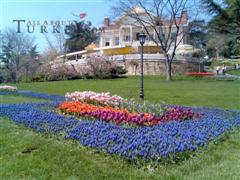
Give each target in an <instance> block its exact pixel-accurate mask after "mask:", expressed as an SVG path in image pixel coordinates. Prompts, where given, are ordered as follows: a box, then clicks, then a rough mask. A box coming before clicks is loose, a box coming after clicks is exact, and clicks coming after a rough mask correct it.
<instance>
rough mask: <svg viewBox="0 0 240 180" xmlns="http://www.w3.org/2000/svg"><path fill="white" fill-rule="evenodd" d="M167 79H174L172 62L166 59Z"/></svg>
mask: <svg viewBox="0 0 240 180" xmlns="http://www.w3.org/2000/svg"><path fill="white" fill-rule="evenodd" d="M166 80H167V81H171V80H172V63H170V62H169V60H166Z"/></svg>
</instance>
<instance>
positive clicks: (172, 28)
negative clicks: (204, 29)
mask: <svg viewBox="0 0 240 180" xmlns="http://www.w3.org/2000/svg"><path fill="white" fill-rule="evenodd" d="M194 2H195V1H194V0H119V3H118V4H117V5H116V7H113V9H114V10H115V11H117V12H121V13H124V15H126V16H128V17H130V18H132V20H133V22H134V25H135V26H138V27H142V28H143V30H144V31H145V33H146V34H147V35H148V36H149V37H150V38H151V40H152V41H153V42H154V43H155V44H156V45H157V46H158V47H159V48H160V51H162V53H163V54H164V56H165V64H166V79H167V80H172V62H173V60H174V58H175V54H176V50H177V47H178V45H179V44H180V43H181V42H182V41H183V39H184V38H185V37H186V35H187V23H188V22H187V11H186V10H188V9H189V7H190V6H192V7H193V3H194ZM196 12H197V9H196ZM152 30H153V31H154V33H155V37H151V33H152Z"/></svg>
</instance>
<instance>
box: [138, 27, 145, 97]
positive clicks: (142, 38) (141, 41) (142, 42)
mask: <svg viewBox="0 0 240 180" xmlns="http://www.w3.org/2000/svg"><path fill="white" fill-rule="evenodd" d="M145 39H146V35H145V34H144V33H143V32H141V33H140V34H139V41H140V44H141V84H140V85H141V86H140V98H141V99H142V100H143V101H144V87H143V45H144V43H145Z"/></svg>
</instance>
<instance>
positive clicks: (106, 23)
mask: <svg viewBox="0 0 240 180" xmlns="http://www.w3.org/2000/svg"><path fill="white" fill-rule="evenodd" d="M109 25H110V19H109V17H105V18H104V27H108V26H109Z"/></svg>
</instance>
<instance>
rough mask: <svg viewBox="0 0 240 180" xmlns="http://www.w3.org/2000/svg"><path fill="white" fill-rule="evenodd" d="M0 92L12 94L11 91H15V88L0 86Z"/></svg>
mask: <svg viewBox="0 0 240 180" xmlns="http://www.w3.org/2000/svg"><path fill="white" fill-rule="evenodd" d="M0 91H10V92H13V91H17V87H15V86H7V85H5V86H0Z"/></svg>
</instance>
